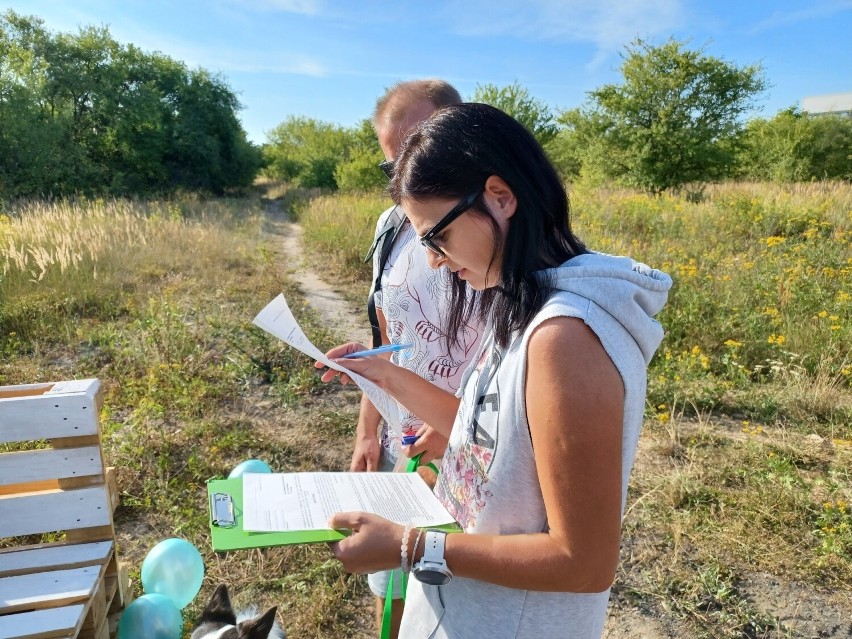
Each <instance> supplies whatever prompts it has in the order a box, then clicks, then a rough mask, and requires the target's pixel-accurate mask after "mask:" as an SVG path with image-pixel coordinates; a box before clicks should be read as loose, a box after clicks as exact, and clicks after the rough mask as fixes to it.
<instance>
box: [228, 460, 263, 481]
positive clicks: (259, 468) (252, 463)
mask: <svg viewBox="0 0 852 639" xmlns="http://www.w3.org/2000/svg"><path fill="white" fill-rule="evenodd" d="M271 472H272V469H271V468H270V467H269V464H267V463H266V462H265V461H261V460H260V459H248V460H246V461H244V462H243V463H242V464H239V465H237V467H236V468H234V470H232V471H231V474H230V475H228V479H233V478H234V477H242V476H243V475H247V474H248V473H271Z"/></svg>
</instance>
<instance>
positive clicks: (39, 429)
mask: <svg viewBox="0 0 852 639" xmlns="http://www.w3.org/2000/svg"><path fill="white" fill-rule="evenodd" d="M63 385H64V386H63ZM4 388H5V389H9V388H10V387H0V442H13V441H15V442H19V441H31V440H38V439H50V438H54V437H76V436H81V435H95V434H97V433H98V414H97V413H98V408H97V393H98V390H99V389H100V382H99V381H98V380H81V381H79V382H57V383H56V384H55V385H54V386H53V387H52V388H51V390H48V391H47V392H43V393H39V392H38V391H37V390H36V391H34V392H36V394H34V395H27V396H23V397H12V396H9V395H10V394H13V391H9V390H6V391H5V392H6V395H7V396H6V397H4ZM12 388H14V387H12ZM56 388H58V392H53V389H56ZM63 388H64V389H66V390H65V391H63V390H62V389H63ZM66 391H67V392H66Z"/></svg>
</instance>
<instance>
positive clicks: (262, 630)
mask: <svg viewBox="0 0 852 639" xmlns="http://www.w3.org/2000/svg"><path fill="white" fill-rule="evenodd" d="M277 610H278V609H277V608H274V607H273V608H270V609H269V610H267V611H266V612H264V613H263V614H262V615H259V616H257V617H254V618H252V619H250V620H248V621H243V622H242V623H241V624H240V625H239V631H240V639H266V638H267V637H269V633H270V632H272V626H273V625H275V613H276V611H277Z"/></svg>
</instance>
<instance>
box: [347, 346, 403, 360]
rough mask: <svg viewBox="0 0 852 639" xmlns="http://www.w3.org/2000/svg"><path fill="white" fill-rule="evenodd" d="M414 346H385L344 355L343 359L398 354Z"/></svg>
mask: <svg viewBox="0 0 852 639" xmlns="http://www.w3.org/2000/svg"><path fill="white" fill-rule="evenodd" d="M413 346H414V344H385V345H384V346H379V347H378V348H371V349H369V350H366V351H358V352H356V353H349V355H344V356H343V358H344V359H358V358H359V357H372V356H373V355H381V354H382V353H398V352H399V351H404V350H407V349H409V348H412V347H413Z"/></svg>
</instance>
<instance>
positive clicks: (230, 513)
mask: <svg viewBox="0 0 852 639" xmlns="http://www.w3.org/2000/svg"><path fill="white" fill-rule="evenodd" d="M210 515H211V517H212V519H211V523H212V524H213V525H214V526H217V527H219V528H233V527H234V526H236V525H237V518H236V517H235V516H234V502H233V500H232V499H231V496H230V495H229V494H227V493H212V494H211V495H210Z"/></svg>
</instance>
